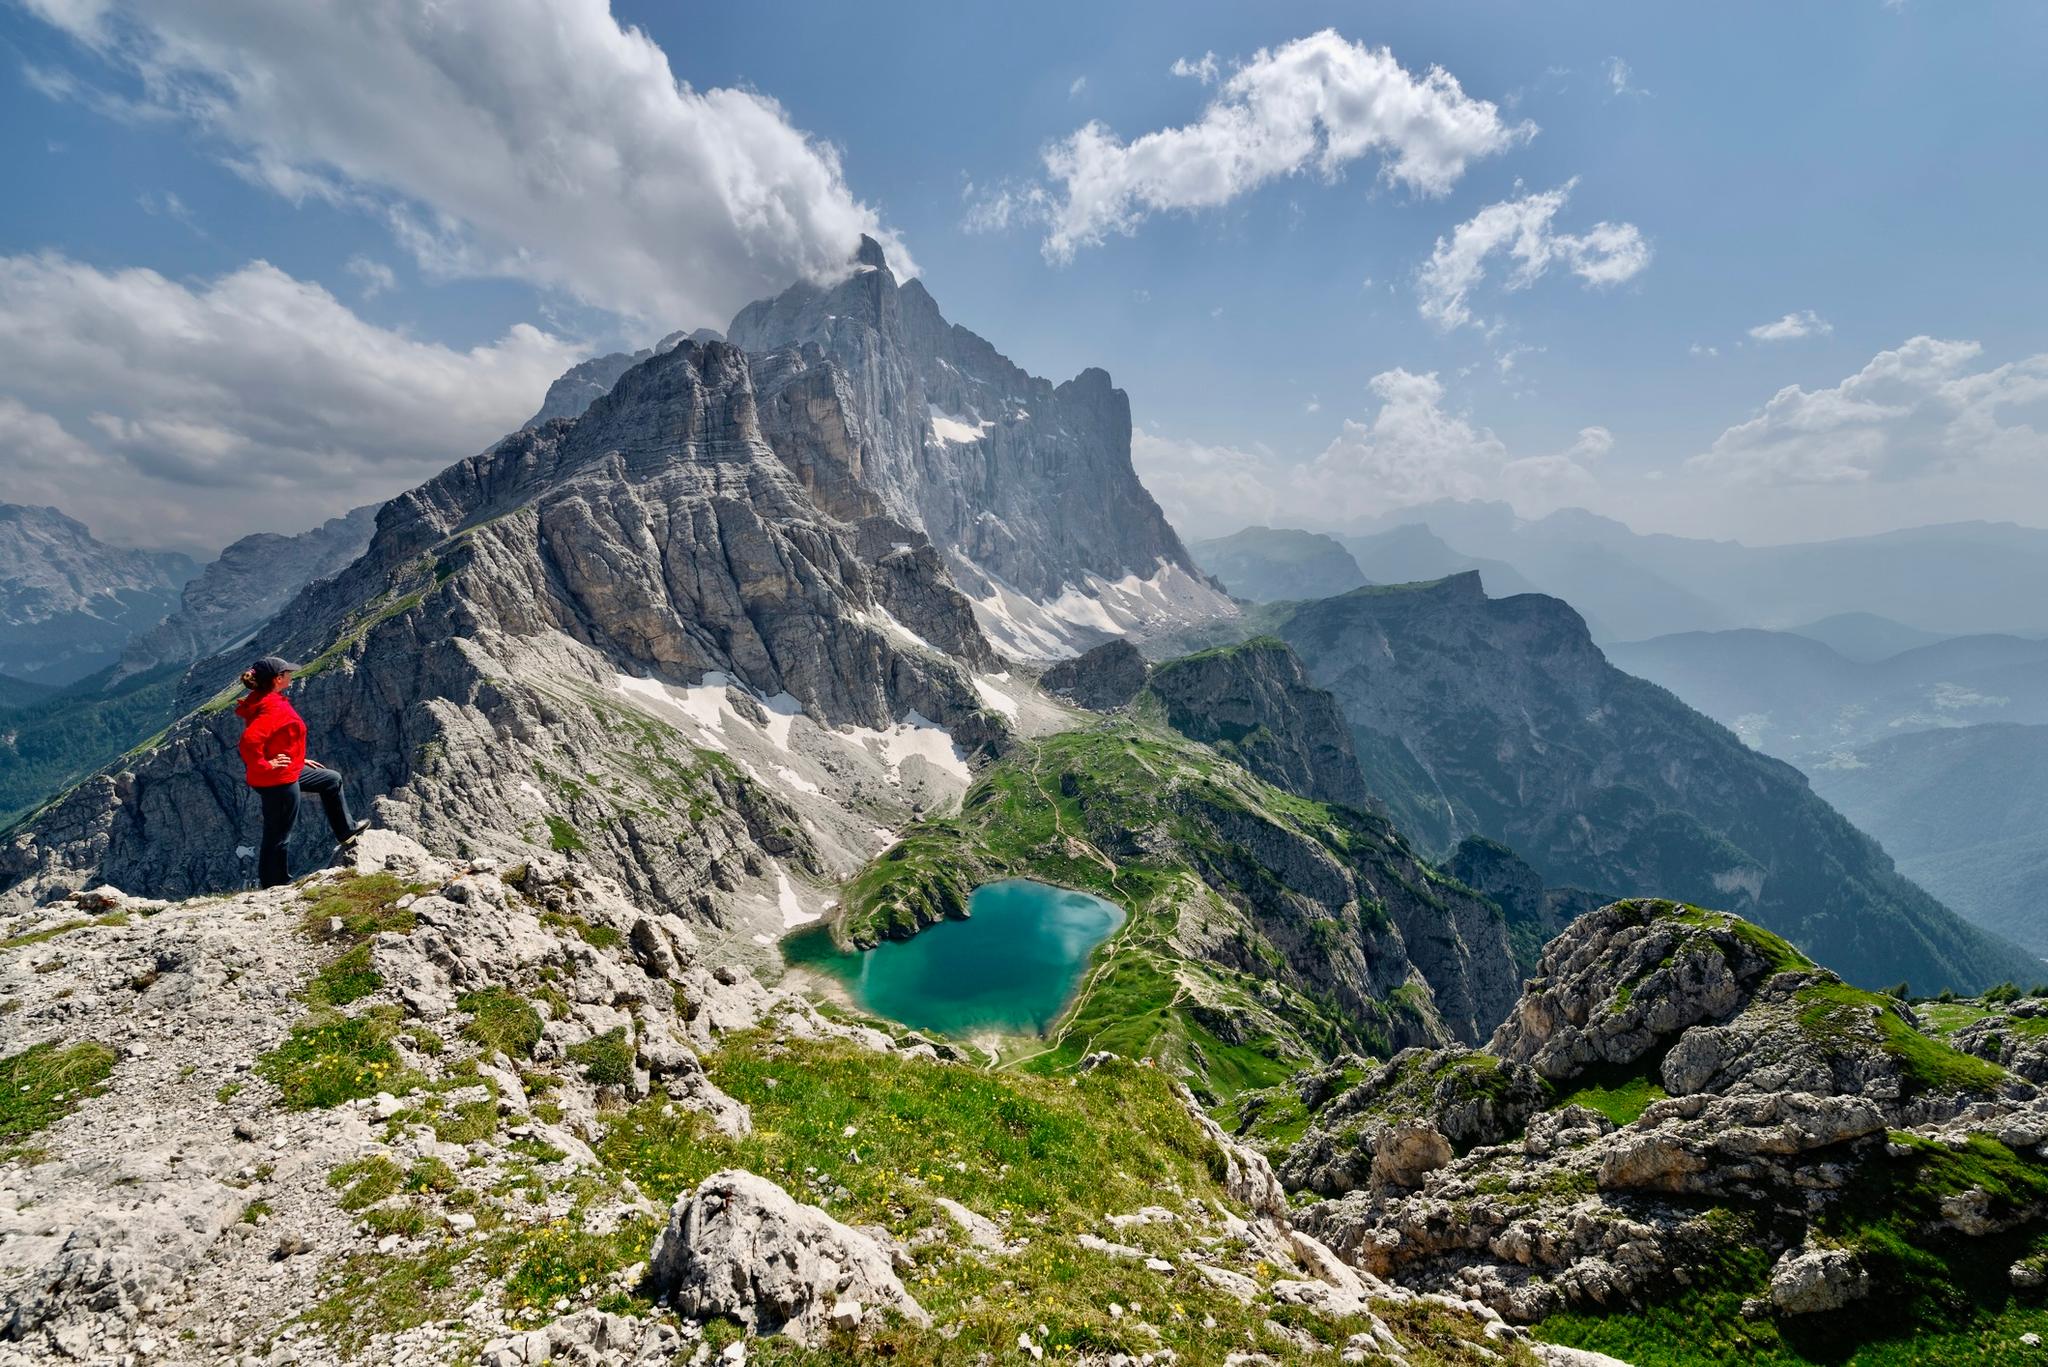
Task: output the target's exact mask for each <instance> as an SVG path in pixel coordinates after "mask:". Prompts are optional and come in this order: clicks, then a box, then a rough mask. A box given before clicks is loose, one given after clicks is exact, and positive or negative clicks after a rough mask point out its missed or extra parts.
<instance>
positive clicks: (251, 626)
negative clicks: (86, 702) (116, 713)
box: [110, 503, 377, 684]
mask: <svg viewBox="0 0 2048 1367" xmlns="http://www.w3.org/2000/svg"><path fill="white" fill-rule="evenodd" d="M376 529H377V505H376V504H374V503H366V504H364V505H363V506H362V507H360V508H356V509H353V510H351V511H349V512H347V513H345V514H343V515H342V516H340V517H336V518H329V519H328V520H327V521H326V522H323V523H321V524H320V525H319V526H317V527H314V528H312V529H311V530H310V531H304V532H300V533H299V534H298V535H297V536H279V535H277V534H276V533H275V532H257V533H256V534H255V535H253V536H245V537H243V538H242V539H241V540H240V541H237V542H235V543H234V544H233V545H231V546H229V547H228V548H227V549H226V550H224V551H222V552H221V553H220V558H219V559H217V560H215V561H214V562H213V563H212V564H210V565H208V566H207V567H206V568H205V569H204V570H202V571H200V574H199V577H198V578H197V579H194V580H193V581H192V582H191V583H189V584H187V585H186V586H185V591H184V594H183V595H182V596H181V598H180V600H179V606H178V610H177V611H176V612H174V613H172V614H171V615H170V616H169V617H166V618H165V619H164V620H163V621H161V622H159V623H157V624H156V626H154V627H152V628H151V629H150V630H148V631H146V632H144V633H143V634H142V635H140V636H138V637H136V638H135V639H134V640H132V641H130V642H129V643H128V646H127V648H126V649H125V650H123V651H122V652H121V662H120V664H119V665H117V666H116V667H115V669H114V672H113V676H112V678H111V680H110V684H112V683H119V682H120V681H121V680H122V679H125V678H128V677H129V676H131V675H135V674H141V673H145V672H146V671H148V670H151V669H155V668H158V667H159V666H161V665H167V664H179V663H183V662H185V661H188V660H198V659H202V658H204V657H205V656H208V655H211V654H213V653H214V652H215V651H217V650H225V649H227V648H228V647H229V646H232V645H235V644H236V643H237V642H239V641H241V640H242V638H244V637H246V636H247V635H248V634H249V633H250V632H252V631H254V630H255V629H256V628H257V627H259V626H261V625H263V623H265V622H267V621H269V620H270V619H271V617H273V616H275V615H276V613H277V612H278V610H279V609H281V608H283V607H284V606H285V604H287V603H289V602H291V600H292V599H293V598H294V597H295V596H296V595H297V594H298V592H299V590H300V589H302V588H304V587H305V586H306V585H308V584H310V583H312V582H313V581H314V580H315V579H325V578H327V577H328V576H329V575H333V574H337V573H339V572H340V571H341V570H343V569H345V568H347V567H348V566H349V565H350V564H351V563H353V562H354V560H355V558H356V557H357V556H359V555H361V554H362V553H363V552H364V551H365V550H367V549H368V548H369V545H370V536H371V534H372V533H373V532H375V531H376ZM255 653H257V654H261V653H263V648H262V647H260V646H259V648H258V650H257V651H256V652H255Z"/></svg>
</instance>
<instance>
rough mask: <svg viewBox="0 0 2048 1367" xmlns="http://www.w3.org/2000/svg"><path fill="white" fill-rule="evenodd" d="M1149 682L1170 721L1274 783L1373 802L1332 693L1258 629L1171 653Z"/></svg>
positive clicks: (1324, 797)
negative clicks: (1220, 643) (1253, 634)
mask: <svg viewBox="0 0 2048 1367" xmlns="http://www.w3.org/2000/svg"><path fill="white" fill-rule="evenodd" d="M1148 687H1149V689H1150V691H1151V693H1152V696H1153V697H1155V698H1157V699H1159V701H1160V704H1161V705H1162V706H1163V707H1164V708H1165V709H1166V722H1167V725H1169V726H1171V727H1172V728H1173V729H1174V730H1176V731H1178V732H1180V733H1181V734H1182V735H1184V736H1186V737H1188V738H1189V739H1191V740H1198V741H1202V742H1203V743H1205V744H1207V745H1211V746H1214V747H1215V748H1216V749H1217V750H1219V751H1221V752H1222V753H1223V754H1226V755H1228V756H1230V757H1231V758H1232V759H1234V760H1236V761H1237V762H1238V763H1240V764H1242V765H1244V767H1245V768H1247V769H1249V770H1251V771H1252V772H1253V773H1254V774H1257V775H1258V776H1259V777H1260V778H1262V779H1264V780H1266V782H1268V783H1270V784H1272V785H1273V786H1274V787H1276V788H1285V789H1286V790H1287V791H1289V792H1291V793H1299V794H1301V795H1302V796H1303V797H1312V798H1315V799H1316V800H1317V801H1319V802H1336V803H1341V804H1342V805H1344V806H1346V807H1361V808H1362V807H1368V806H1370V805H1371V804H1372V798H1371V797H1370V796H1369V795H1368V794H1367V792H1366V787H1365V776H1364V775H1363V774H1361V773H1360V772H1359V770H1358V756H1357V755H1356V754H1354V753H1353V752H1352V749H1351V734H1350V730H1349V728H1347V727H1346V726H1345V724H1344V716H1343V713H1342V712H1340V711H1339V710H1338V707H1337V700H1336V699H1335V698H1333V697H1331V696H1330V695H1329V694H1328V693H1326V692H1324V691H1323V690H1322V689H1320V688H1317V687H1315V686H1314V685H1312V684H1311V683H1309V681H1308V677H1307V675H1306V674H1305V673H1304V672H1303V670H1302V667H1301V661H1300V660H1299V659H1298V658H1296V656H1295V654H1294V652H1293V651H1292V650H1290V649H1288V647H1287V643H1286V642H1285V641H1281V640H1279V639H1277V638H1275V637H1270V636H1262V637H1259V638H1257V639H1256V640H1252V641H1247V642H1245V643H1244V644H1243V645H1239V646H1224V647H1221V648H1219V649H1216V650H1206V651H1203V652H1202V653H1201V654H1199V655H1189V656H1185V657H1183V658H1181V659H1178V660H1169V661H1168V662H1167V663H1165V664H1162V665H1160V666H1159V667H1158V668H1157V669H1155V670H1153V671H1152V677H1151V679H1150V681H1149V683H1148Z"/></svg>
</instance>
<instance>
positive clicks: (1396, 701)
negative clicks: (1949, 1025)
mask: <svg viewBox="0 0 2048 1367" xmlns="http://www.w3.org/2000/svg"><path fill="white" fill-rule="evenodd" d="M1277 615H1278V618H1279V620H1278V621H1277V623H1276V625H1275V630H1276V633H1277V634H1278V635H1280V636H1281V637H1283V638H1284V639H1285V640H1286V641H1287V643H1288V644H1289V645H1291V646H1293V647H1294V649H1295V651H1296V652H1297V653H1298V654H1299V655H1300V656H1301V658H1302V660H1303V661H1304V662H1305V663H1306V664H1307V666H1308V671H1309V677H1310V679H1311V680H1312V681H1313V682H1314V683H1316V684H1317V685H1319V686H1321V687H1323V688H1327V689H1329V690H1330V691H1331V692H1332V693H1333V694H1335V695H1336V697H1337V700H1338V702H1339V704H1340V705H1341V706H1342V707H1343V710H1344V715H1345V718H1346V719H1347V720H1348V721H1349V722H1350V724H1351V727H1352V736H1353V741H1354V744H1355V745H1356V747H1357V749H1358V753H1359V757H1360V760H1361V761H1362V763H1363V764H1364V767H1365V772H1366V783H1367V786H1368V787H1370V788H1371V789H1372V790H1373V792H1374V794H1375V795H1376V796H1378V797H1380V798H1382V799H1383V800H1385V801H1386V802H1387V804H1388V806H1389V808H1390V810H1391V811H1392V812H1393V815H1394V818H1395V820H1396V821H1397V822H1398V823H1399V824H1400V825H1401V827H1402V828H1403V829H1404V830H1406V831H1408V832H1409V833H1410V834H1411V835H1412V836H1414V837H1415V838H1416V840H1417V841H1418V843H1420V844H1422V845H1423V846H1424V847H1425V848H1431V849H1444V848H1446V847H1448V846H1449V845H1452V844H1454V843H1455V842H1456V841H1458V840H1459V839H1462V838H1463V837H1465V836H1467V835H1473V834H1478V835H1484V836H1487V837H1489V838H1491V839H1494V840H1499V841H1501V842H1503V843H1505V844H1507V845H1508V846H1510V847H1512V848H1513V849H1514V850H1515V851H1516V852H1517V853H1519V854H1520V855H1521V856H1522V857H1523V858H1525V859H1527V860H1528V861H1529V862H1530V863H1531V864H1532V865H1533V866H1534V867H1535V868H1536V870H1537V871H1538V872H1539V873H1540V874H1541V875H1542V877H1543V879H1544V881H1545V882H1547V883H1555V884H1569V885H1576V886H1578V887H1583V888H1594V889H1603V890H1613V891H1628V892H1640V893H1644V894H1654V895H1659V896H1668V897H1674V898H1680V899H1683V900H1687V901H1692V902H1697V903H1701V904H1706V905H1721V906H1727V907H1730V908H1731V909H1733V910H1735V911H1737V912H1739V913H1741V914H1743V915H1746V916H1750V917H1752V918H1754V919H1755V920H1757V921H1759V922H1760V923H1762V924H1764V925H1766V926H1769V927H1770V928H1771V929H1773V930H1776V931H1778V932H1780V933H1782V934H1784V935H1786V936H1788V937H1790V938H1791V939H1792V941H1793V942H1794V943H1795V944H1797V945H1799V946H1800V948H1801V949H1803V950H1805V951H1806V952H1807V953H1809V954H1812V955H1813V956H1814V957H1816V958H1817V959H1819V960H1820V961H1821V962H1822V963H1824V964H1827V965H1828V966H1830V967H1832V968H1834V969H1836V970H1837V971H1839V972H1841V973H1843V974H1844V975H1845V976H1847V977H1849V978H1850V979H1852V980H1854V981H1858V982H1862V983H1866V984H1880V983H1888V982H1893V981H1896V980H1897V979H1899V978H1902V977H1903V978H1907V979H1910V980H1911V981H1912V982H1913V983H1914V984H1915V985H1916V986H1919V985H1922V984H1925V985H1928V986H1929V987H1936V986H1940V985H1954V986H1956V987H1959V988H1963V989H1966V990H1967V989H1974V988H1978V987H1982V986H1984V985H1987V984H1990V983H1994V982H1999V981H2002V980H2005V979H2009V978H2011V979H2020V980H2028V979H2029V977H2030V975H2032V974H2033V973H2034V965H2033V963H2032V962H2031V961H2030V960H2028V959H2027V957H2026V956H2025V955H2024V954H2023V953H2021V952H2020V951H2019V950H2018V949H2017V948H2015V947H2013V946H2010V945H2008V944H2006V943H2005V942H2003V941H2000V940H1998V939H1995V938H1994V937H1992V936H1990V935H1988V934H1986V933H1984V932H1982V931H1979V930H1977V929H1975V928H1974V927H1971V926H1969V925H1967V924H1965V923H1964V922H1962V921H1961V920H1959V919H1958V918H1957V917H1956V916H1955V915H1954V914H1953V913H1951V912H1950V911H1948V909H1947V908H1945V907H1943V906H1942V905H1941V904H1940V903H1939V902H1937V901H1935V900H1934V899H1933V898H1932V897H1929V896H1928V895H1927V894H1926V893H1925V892H1923V891H1922V890H1921V889H1920V888H1919V887H1917V886H1915V885H1914V884H1913V883H1911V882H1909V881H1907V880H1906V879H1904V878H1902V877H1900V876H1899V874H1898V873H1897V871H1896V870H1895V869H1894V868H1893V867H1892V863H1891V860H1890V859H1889V858H1888V857H1887V856H1886V855H1885V853H1884V851H1882V850H1881V849H1879V848H1878V847H1877V845H1876V844H1875V843H1874V842H1873V841H1871V840H1870V838H1869V837H1867V836H1865V835H1864V834H1862V833H1861V832H1860V831H1858V830H1856V829H1855V828H1854V827H1853V826H1851V825H1850V824H1849V823H1848V822H1847V821H1846V820H1844V819H1843V818H1842V817H1841V816H1840V814H1838V813H1837V812H1836V811H1835V810H1834V809H1833V808H1831V807H1829V806H1828V805H1827V804H1826V803H1825V802H1823V801H1821V800H1820V799H1819V798H1818V797H1816V796H1814V794H1813V791H1812V790H1811V789H1810V788H1809V787H1808V786H1807V783H1806V780H1805V779H1804V778H1803V777H1801V775H1800V774H1799V773H1798V771H1796V770H1794V769H1793V768H1792V767H1791V766H1789V765H1786V764H1783V763H1780V762H1779V761H1777V760H1773V759H1770V758H1767V757H1765V756H1763V755H1759V754H1756V753H1755V752H1754V751H1751V750H1750V749H1748V748H1747V747H1746V746H1744V745H1743V744H1742V742H1741V741H1740V740H1739V739H1738V738H1737V737H1736V736H1735V735H1734V734H1733V733H1732V732H1730V731H1728V730H1726V729H1725V728H1723V727H1721V726H1719V725H1717V724H1716V723H1714V722H1712V721H1710V720H1708V719H1707V718H1705V717H1702V716H1700V715H1699V714H1698V713H1696V712H1694V711H1692V710H1691V709H1690V708H1688V707H1686V706H1685V705H1684V704H1683V703H1681V702H1679V701H1678V700H1677V699H1676V698H1674V697H1672V696H1671V695H1670V694H1669V693H1666V692H1665V691H1664V690H1663V689H1661V688H1658V687H1656V686H1655V685H1653V684H1648V683H1645V682H1643V681H1642V680H1640V679H1635V678H1631V677H1630V676H1629V675H1626V674H1624V673H1622V672H1621V671H1620V670H1618V669H1615V668H1614V667H1613V666H1612V665H1610V664H1609V663H1608V662H1607V660H1606V658H1605V657H1604V656H1603V655H1602V654H1601V653H1600V651H1599V649H1598V648H1597V647H1596V646H1595V645H1594V644H1593V641H1592V638H1591V637H1590V636H1589V635H1588V634H1587V631H1586V624H1585V623H1584V622H1583V621H1582V620H1580V618H1579V616H1578V614H1577V613H1575V612H1573V611H1572V610H1571V608H1569V607H1568V606H1566V605H1565V604H1564V603H1562V602H1560V601H1558V600H1557V599H1554V598H1546V597H1543V596H1542V595H1540V594H1524V595H1521V596H1518V597H1514V598H1505V599H1490V598H1488V597H1487V596H1486V595H1485V593H1484V592H1483V590H1482V589H1481V587H1480V583H1479V576H1478V575H1477V574H1461V575H1455V576H1453V577H1451V578H1449V579H1445V580H1442V581H1439V582H1437V583H1434V584H1421V585H1402V586H1398V587H1395V588H1385V589H1374V588H1368V589H1360V590H1357V591H1355V592H1353V593H1347V594H1344V595H1341V596H1339V597H1336V598H1329V599H1324V600H1322V601H1320V602H1315V603H1305V604H1298V605H1291V606H1289V607H1287V608H1285V609H1283V610H1281V611H1280V612H1279V613H1278V614H1277Z"/></svg>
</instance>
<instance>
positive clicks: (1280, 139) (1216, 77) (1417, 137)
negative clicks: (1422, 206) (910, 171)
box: [1005, 29, 1536, 262]
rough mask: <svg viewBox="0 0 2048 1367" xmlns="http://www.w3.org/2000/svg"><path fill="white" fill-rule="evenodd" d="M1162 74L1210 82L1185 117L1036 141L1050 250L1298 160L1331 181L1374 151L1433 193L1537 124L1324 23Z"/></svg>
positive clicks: (1230, 194) (1069, 249)
mask: <svg viewBox="0 0 2048 1367" xmlns="http://www.w3.org/2000/svg"><path fill="white" fill-rule="evenodd" d="M1173 74H1175V75H1177V76H1187V77H1191V78H1193V79H1195V80H1198V81H1200V82H1201V83H1202V84H1204V85H1208V84H1210V83H1212V82H1215V83H1217V85H1216V91H1215V94H1214V96H1213V98H1212V99H1211V100H1210V102H1209V104H1208V106H1207V107H1206V108H1205V109H1204V110H1203V111H1202V113H1201V116H1200V117H1199V118H1197V119H1196V120H1195V121H1194V122H1193V123H1189V124H1185V125H1183V126H1181V127H1178V128H1164V129H1159V130H1157V131H1155V132H1151V133H1146V134H1144V135H1142V136H1141V137H1138V138H1136V139H1134V140H1132V141H1130V142H1125V141H1124V140H1122V139H1121V138H1119V137H1118V136H1117V135H1116V134H1115V133H1113V132H1111V131H1110V129H1109V128H1108V127H1107V126H1106V125H1104V124H1102V123H1100V122H1092V121H1091V122H1090V123H1088V124H1086V125H1084V126H1083V127H1081V128H1080V129H1078V130H1076V131H1075V132H1074V133H1073V134H1071V135H1070V136H1068V137H1066V138H1063V139H1061V140H1060V141H1058V142H1056V143H1054V144H1053V145H1052V146H1051V147H1049V148H1047V149H1046V152H1045V167H1046V171H1047V173H1048V175H1049V177H1050V180H1051V183H1052V184H1051V187H1050V188H1048V189H1045V190H1044V191H1043V192H1042V193H1041V194H1040V195H1039V196H1038V197H1037V199H1036V201H1035V205H1036V207H1037V208H1038V209H1039V214H1038V216H1039V217H1042V218H1043V220H1044V221H1045V223H1046V225H1047V232H1046V237H1045V241H1044V243H1043V250H1044V252H1045V255H1046V258H1047V259H1048V260H1051V261H1056V262H1058V261H1069V260H1071V259H1072V258H1073V256H1074V253H1075V252H1076V251H1078V250H1079V249H1080V248H1082V247H1087V246H1094V245H1096V244H1099V243H1100V242H1102V241H1103V239H1104V238H1105V237H1107V236H1108V235H1109V234H1111V233H1123V234H1126V235H1128V234H1130V233H1133V232H1135V231H1136V230H1137V228H1138V225H1139V224H1141V223H1142V222H1144V220H1145V219H1146V218H1147V217H1149V216H1151V215H1152V214H1155V213H1164V212H1171V211H1173V210H1195V209H1204V208H1214V207H1216V206H1218V205H1222V204H1227V203H1229V202H1230V201H1231V200H1233V199H1235V198H1236V197H1238V196H1239V195H1242V194H1245V193H1247V192H1248V191H1251V190H1254V189H1257V188H1258V187H1259V186H1261V185H1264V184H1266V183H1268V182H1269V181H1272V180H1276V179H1279V178H1281V177H1283V176H1291V175H1297V174H1300V173H1302V172H1304V171H1309V170H1313V171H1315V172H1316V173H1317V174H1319V175H1321V176H1323V177H1324V178H1325V179H1335V178H1336V177H1337V176H1338V175H1340V174H1341V173H1342V171H1343V170H1344V168H1345V167H1346V166H1347V165H1349V164H1350V163H1352V162H1354V161H1357V160H1359V159H1361V158H1364V157H1367V156H1372V155H1375V154H1376V155H1377V156H1378V157H1379V161H1380V176H1381V178H1382V179H1384V180H1386V181H1387V182H1388V183H1390V184H1394V185H1398V186H1402V187H1404V188H1406V189H1409V190H1412V191H1414V192H1416V193H1418V194H1423V195H1439V194H1442V193H1444V192H1445V191H1447V190H1449V189H1450V187H1451V186H1452V185H1454V184H1455V183H1456V182H1457V181H1458V179H1459V177H1461V176H1462V175H1463V174H1464V173H1465V168H1466V166H1467V165H1468V164H1469V163H1470V162H1472V161H1474V160H1477V159H1478V158H1481V157H1487V156H1492V155H1495V154H1497V153H1500V152H1503V151H1505V150H1506V149H1508V148H1509V147H1512V146H1513V145H1515V144H1516V143H1518V142H1522V141H1526V140H1527V139H1528V138H1530V137H1532V136H1533V135H1534V134H1535V131H1536V128H1535V125H1534V124H1530V123H1517V124H1510V123H1506V122H1504V121H1503V120H1502V119H1501V117H1500V110H1499V108H1498V107H1497V106H1496V105H1494V104H1493V102H1492V101H1490V100H1480V99H1474V98H1472V97H1471V96H1468V95H1467V94H1465V92H1464V90H1463V89H1462V88H1461V87H1460V86H1459V84H1458V80H1457V78H1456V77H1455V76H1453V75H1451V74H1450V73H1449V72H1448V71H1445V70H1444V69H1443V68H1442V67H1431V68H1430V69H1429V70H1428V71H1426V72H1423V73H1421V74H1420V75H1417V74H1414V73H1411V72H1409V71H1408V70H1406V69H1405V68H1403V67H1402V66H1401V64H1400V63H1399V62H1398V61H1396V60H1395V59H1394V54H1393V52H1392V51H1391V50H1390V49H1388V48H1385V47H1378V48H1373V47H1367V46H1366V45H1365V44H1363V43H1353V42H1350V41H1348V40H1347V39H1345V38H1344V37H1343V36H1342V35H1340V34H1338V33H1337V32H1336V30H1334V29H1324V30H1322V31H1321V32H1318V33H1312V34H1310V35H1308V36H1307V37H1305V38H1297V39H1295V40H1294V41H1293V42H1290V43H1285V44H1282V45H1281V46H1279V47H1276V48H1261V49H1259V50H1258V51H1257V52H1255V53H1253V54H1252V56H1251V58H1250V59H1249V60H1248V61H1246V62H1245V63H1243V64H1242V65H1241V66H1239V67H1237V68H1236V69H1235V70H1234V71H1232V72H1231V73H1230V74H1229V75H1228V76H1224V75H1223V74H1222V72H1221V70H1220V68H1219V65H1218V63H1217V62H1216V59H1215V55H1214V54H1213V53H1209V54H1205V55H1204V56H1203V57H1202V58H1200V59H1199V60H1195V61H1189V60H1188V59H1186V58H1182V59H1181V60H1179V61H1177V62H1175V63H1174V66H1173ZM1011 193H1012V196H1013V198H1014V197H1015V194H1014V192H1011ZM1005 221H1007V216H1005Z"/></svg>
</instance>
